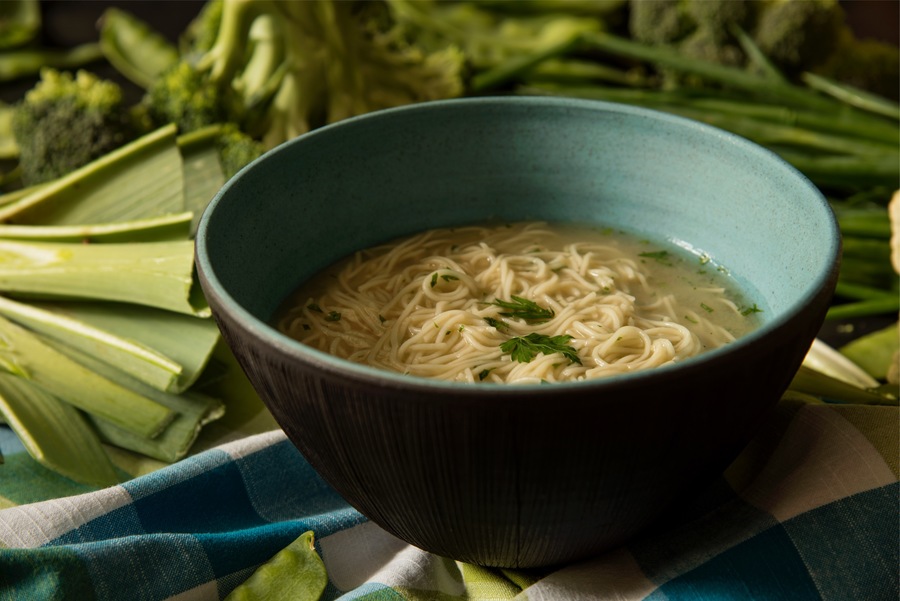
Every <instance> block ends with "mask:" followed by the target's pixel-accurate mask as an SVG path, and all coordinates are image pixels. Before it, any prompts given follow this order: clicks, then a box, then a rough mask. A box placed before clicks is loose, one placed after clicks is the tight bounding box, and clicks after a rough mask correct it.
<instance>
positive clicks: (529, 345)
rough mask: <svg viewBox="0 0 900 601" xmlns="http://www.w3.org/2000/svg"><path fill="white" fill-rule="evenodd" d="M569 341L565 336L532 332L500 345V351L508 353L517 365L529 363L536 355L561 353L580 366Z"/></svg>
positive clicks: (569, 338) (579, 360)
mask: <svg viewBox="0 0 900 601" xmlns="http://www.w3.org/2000/svg"><path fill="white" fill-rule="evenodd" d="M570 340H572V337H571V336H568V335H566V334H563V335H560V336H547V335H546V334H538V333H536V332H532V333H531V334H528V335H527V336H517V337H515V338H510V339H509V340H507V341H506V342H504V343H503V344H501V345H500V350H501V351H503V352H504V353H508V354H509V356H510V358H512V360H513V361H518V362H519V363H529V362H530V361H531V360H532V359H534V358H535V357H536V356H537V355H538V353H543V354H545V355H552V354H553V353H561V354H562V355H563V356H564V357H565V358H566V359H568V360H569V361H571V362H572V363H577V364H579V365H581V359H579V358H578V354H577V353H576V351H575V349H574V348H573V347H572V346H570V345H569V344H568V343H569V341H570Z"/></svg>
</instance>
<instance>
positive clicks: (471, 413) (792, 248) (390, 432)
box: [196, 97, 840, 567]
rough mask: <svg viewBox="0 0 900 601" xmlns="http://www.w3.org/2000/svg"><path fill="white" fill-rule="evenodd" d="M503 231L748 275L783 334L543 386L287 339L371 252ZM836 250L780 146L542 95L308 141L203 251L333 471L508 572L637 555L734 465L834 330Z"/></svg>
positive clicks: (354, 500) (354, 494)
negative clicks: (623, 239) (550, 228)
mask: <svg viewBox="0 0 900 601" xmlns="http://www.w3.org/2000/svg"><path fill="white" fill-rule="evenodd" d="M496 220H501V221H523V220H544V221H548V222H566V223H579V224H585V223H587V224H597V225H602V226H610V227H615V228H620V229H623V230H625V231H628V232H632V233H634V234H637V235H639V236H641V237H646V238H648V239H654V240H660V241H662V240H668V241H672V242H674V243H675V244H678V245H680V246H682V247H683V248H685V249H686V250H688V251H690V252H693V253H696V254H697V256H698V257H700V256H708V257H709V258H710V259H711V260H712V261H713V262H714V263H715V264H716V265H717V266H719V267H720V268H721V269H722V270H724V271H727V273H728V274H729V276H730V277H732V278H734V279H735V281H736V284H737V285H738V287H739V288H741V289H742V290H743V291H744V293H745V294H746V295H747V296H748V297H749V299H750V300H751V301H752V302H754V303H756V304H757V306H758V307H759V308H761V309H762V313H760V314H759V316H760V317H761V321H762V325H761V326H760V327H759V328H758V329H757V330H755V331H754V332H752V333H751V334H749V335H747V336H745V337H743V338H741V339H739V340H737V341H736V342H734V343H731V344H729V345H726V346H725V347H723V348H720V349H716V350H714V351H711V352H708V353H705V354H703V355H701V356H698V357H696V358H692V359H690V360H686V361H684V362H682V363H680V364H678V365H676V366H671V367H665V368H661V369H656V370H650V371H645V372H638V373H634V374H627V375H621V376H615V377H611V378H603V379H598V380H592V381H586V382H572V383H560V384H554V385H552V386H530V387H529V386H526V385H520V386H502V385H477V384H465V383H456V382H440V381H436V380H427V379H424V378H413V377H410V376H404V375H401V374H395V373H388V372H384V371H377V370H375V369H373V368H369V367H366V366H361V365H356V364H351V363H349V362H347V361H344V360H342V359H338V358H335V357H331V356H329V355H327V354H324V353H322V352H319V351H316V350H313V349H311V348H308V347H305V346H304V345H302V344H300V343H298V342H296V341H293V340H291V339H289V338H287V337H286V336H284V335H282V334H280V333H279V332H277V331H276V329H275V328H274V327H272V325H271V323H272V321H273V317H274V314H275V313H276V311H277V309H278V308H279V306H280V305H281V303H282V302H283V301H284V299H285V298H286V297H287V296H288V295H289V294H290V293H291V292H293V291H294V290H295V289H296V288H297V286H299V285H300V284H301V283H302V282H303V281H305V280H306V279H308V278H309V277H311V276H312V275H313V274H315V273H317V272H318V271H319V270H321V269H322V268H324V267H326V266H328V265H329V264H331V263H333V262H335V261H337V260H338V259H340V258H342V257H344V256H346V255H348V254H350V253H352V252H353V251H356V250H358V249H362V248H365V247H369V246H372V245H375V244H378V243H382V242H385V241H387V240H390V239H393V238H396V237H398V236H402V235H406V234H412V233H416V232H419V231H422V230H425V229H428V228H434V227H442V226H454V225H464V224H478V223H484V222H487V221H496ZM839 250H840V238H839V235H838V230H837V226H836V223H835V220H834V217H833V215H832V214H831V212H830V209H829V207H828V205H827V203H826V202H825V200H824V198H823V197H822V195H821V194H820V193H819V191H818V190H817V189H816V188H815V187H814V186H813V185H812V184H811V183H810V182H809V181H808V180H807V179H805V178H804V177H803V176H802V175H800V174H799V173H798V172H797V171H796V170H794V169H793V168H791V167H790V166H789V165H788V164H786V163H785V162H784V161H782V160H781V159H779V158H778V157H776V156H775V155H774V154H772V153H770V152H768V151H767V150H765V149H763V148H760V147H759V146H756V145H754V144H751V143H749V142H747V141H746V140H744V139H742V138H738V137H736V136H733V135H730V134H728V133H725V132H722V131H720V130H717V129H714V128H711V127H707V126H705V125H702V124H699V123H696V122H693V121H689V120H685V119H681V118H678V117H674V116H669V115H665V114H661V113H657V112H653V111H648V110H643V109H637V108H633V107H627V106H622V105H616V104H608V103H602V102H592V101H580V100H571V99H551V98H527V97H517V98H479V99H462V100H451V101H441V102H433V103H424V104H419V105H413V106H409V107H403V108H398V109H391V110H386V111H381V112H378V113H372V114H369V115H364V116H361V117H356V118H353V119H348V120H346V121H343V122H340V123H337V124H335V125H331V126H327V127H324V128H321V129H319V130H316V131H313V132H311V133H309V134H306V135H303V136H301V137H299V138H297V139H295V140H292V141H290V142H288V143H286V144H284V145H282V146H280V147H278V148H276V149H274V150H272V151H270V152H269V153H267V154H266V155H264V156H263V157H262V158H260V159H259V160H257V161H255V162H254V163H252V164H250V165H249V166H248V167H246V168H245V169H244V170H242V171H241V172H240V173H239V174H238V175H237V176H236V177H234V178H233V179H231V180H230V181H229V182H228V183H227V184H226V185H225V187H224V188H223V189H222V190H221V191H220V192H219V194H218V195H217V196H216V198H215V199H214V200H213V201H212V203H211V204H210V206H209V207H208V209H207V210H206V212H205V213H204V215H203V217H202V219H201V222H200V227H199V230H198V234H197V245H196V254H197V268H198V274H199V277H200V282H201V284H202V286H203V290H204V293H205V294H206V296H207V299H208V300H209V302H210V305H211V307H212V309H213V314H214V315H215V317H216V319H217V321H218V323H219V325H220V328H221V329H222V332H223V336H224V338H225V340H226V341H227V342H228V344H229V345H230V346H231V348H232V349H233V350H234V352H235V355H236V357H237V358H238V360H239V361H240V362H241V365H242V366H243V368H244V370H245V371H246V372H247V374H248V376H249V378H250V380H251V382H252V383H253V384H254V386H255V387H256V389H257V390H258V391H259V393H260V396H261V397H262V398H263V400H264V401H265V402H266V404H267V406H268V407H269V408H270V409H271V410H272V413H273V415H274V416H275V418H276V419H277V420H278V421H279V423H280V424H281V425H282V427H284V429H285V431H286V432H287V434H288V436H289V437H290V438H291V440H292V441H293V442H294V443H295V444H296V445H297V446H298V448H299V449H300V450H301V452H303V454H304V455H305V456H306V457H307V458H308V459H309V460H310V463H311V464H312V465H313V467H315V468H316V469H317V470H318V471H319V472H320V473H321V474H322V475H323V477H324V478H325V479H326V480H327V481H328V482H329V483H330V484H331V485H332V486H334V487H335V489H336V490H337V491H338V492H339V493H340V494H342V495H343V496H344V497H345V498H346V499H347V500H348V501H349V502H350V503H351V504H353V505H354V506H355V507H357V508H358V509H359V510H360V511H361V512H363V513H364V514H365V515H366V516H368V517H370V518H371V519H373V520H375V521H376V522H378V523H379V524H380V525H382V526H383V527H385V528H387V529H388V530H389V531H390V532H392V533H394V534H396V535H397V536H399V537H401V538H404V539H405V540H407V541H409V542H411V543H413V544H415V545H417V546H420V547H422V548H425V549H427V550H431V551H434V552H436V553H438V554H441V555H445V556H448V557H452V558H454V559H460V560H464V561H472V562H476V563H481V564H485V565H495V566H508V567H525V566H537V565H547V564H553V563H559V562H564V561H571V560H573V559H577V558H579V557H584V556H586V555H589V554H591V553H596V552H598V551H599V550H602V549H605V548H609V547H610V546H612V545H615V544H619V543H621V542H622V541H623V540H627V539H628V538H629V537H631V536H634V535H635V533H637V532H639V531H640V530H641V528H644V527H646V526H647V524H648V523H650V522H651V521H652V520H653V519H655V518H656V517H658V516H659V514H660V512H661V511H662V510H663V508H664V507H665V506H667V505H668V504H669V503H671V502H673V500H674V499H675V498H676V497H677V496H678V495H679V494H682V493H683V492H684V489H685V488H686V487H687V488H689V487H690V486H692V485H693V484H694V483H696V482H698V481H701V480H703V479H708V478H710V477H712V476H713V475H715V474H716V473H717V470H719V471H720V470H721V469H724V467H726V466H727V464H728V463H729V462H730V461H731V460H732V459H733V458H734V456H736V454H737V453H738V452H739V451H740V449H741V447H742V446H743V445H745V444H746V443H747V442H748V440H749V438H750V437H751V436H752V434H753V432H754V428H755V427H757V426H758V424H760V423H761V420H762V419H763V416H764V415H765V413H766V411H767V410H768V409H769V408H770V407H771V406H772V405H773V404H774V403H775V402H777V400H778V398H779V396H780V394H781V393H782V392H783V391H784V389H785V387H786V386H787V385H788V383H789V382H790V380H791V377H792V374H793V372H794V370H796V368H797V367H798V366H799V364H800V362H801V361H802V358H803V356H804V354H805V352H806V350H807V348H808V346H809V344H810V343H811V341H812V339H813V338H814V336H815V334H816V332H817V330H818V328H819V327H820V326H821V323H822V320H823V318H824V313H825V311H826V309H827V306H828V302H829V299H830V295H831V293H832V291H833V288H834V283H835V279H836V273H837V260H838V254H839ZM548 541H553V542H552V544H551V543H548Z"/></svg>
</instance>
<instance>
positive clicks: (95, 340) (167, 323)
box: [0, 297, 220, 392]
mask: <svg viewBox="0 0 900 601" xmlns="http://www.w3.org/2000/svg"><path fill="white" fill-rule="evenodd" d="M0 314H3V315H6V316H7V317H8V318H9V319H11V320H13V321H16V322H18V323H21V324H22V325H25V326H27V327H29V328H31V329H32V330H35V331H38V332H40V333H42V334H44V335H46V336H48V337H50V338H53V339H55V340H59V341H61V342H63V343H65V344H67V345H69V346H72V347H74V348H76V349H79V350H81V351H82V352H86V353H88V354H90V355H92V356H93V357H95V358H96V359H99V360H100V361H103V362H104V363H107V364H109V365H112V366H114V367H116V368H117V369H119V370H121V371H124V372H125V373H127V374H129V375H131V376H132V377H133V378H135V379H137V380H140V381H142V382H144V383H146V384H148V385H150V386H153V387H154V388H157V389H159V390H163V391H168V392H182V391H184V390H186V389H187V388H188V387H189V386H191V385H192V384H194V382H195V381H196V380H197V378H198V377H199V376H200V374H201V373H203V372H204V370H205V369H206V366H207V363H208V362H209V359H210V356H211V355H212V353H213V350H214V349H215V348H216V345H217V343H218V341H219V338H220V335H219V329H218V328H217V327H216V324H215V322H214V321H213V320H212V319H210V318H206V319H200V318H197V317H192V316H190V315H183V314H179V313H173V312H171V311H163V310H160V309H154V308H152V307H141V306H137V305H130V304H123V303H102V302H83V301H79V302H34V301H32V302H29V303H27V304H26V303H18V302H15V301H11V300H9V299H3V298H2V297H0Z"/></svg>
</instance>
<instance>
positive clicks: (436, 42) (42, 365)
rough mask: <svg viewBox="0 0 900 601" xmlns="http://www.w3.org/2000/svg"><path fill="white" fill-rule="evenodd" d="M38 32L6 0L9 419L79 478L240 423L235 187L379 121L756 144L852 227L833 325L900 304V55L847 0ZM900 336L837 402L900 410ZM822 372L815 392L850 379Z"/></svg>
mask: <svg viewBox="0 0 900 601" xmlns="http://www.w3.org/2000/svg"><path fill="white" fill-rule="evenodd" d="M41 26H42V23H41V11H40V5H39V4H38V0H8V1H6V2H3V3H0V81H3V82H19V81H22V80H23V78H31V79H32V80H33V84H34V85H33V87H32V88H31V89H30V91H28V92H27V93H26V94H24V95H23V96H22V97H21V98H20V99H18V100H17V101H16V102H13V103H10V104H6V105H0V191H2V194H0V258H2V261H0V295H2V296H0V368H2V369H0V416H2V420H3V421H5V422H6V424H7V425H9V426H10V427H12V428H13V429H14V430H15V431H16V433H17V434H18V435H19V437H20V438H21V439H22V440H23V442H24V444H25V446H26V447H27V449H28V451H29V452H30V453H31V454H32V455H33V456H34V457H35V458H36V459H37V460H38V461H39V462H41V463H42V464H44V465H45V466H46V467H48V468H50V469H53V470H56V471H58V472H60V473H62V474H65V475H67V476H69V477H70V478H72V479H74V480H77V481H80V482H87V483H91V484H95V485H103V484H108V483H112V482H115V481H116V480H117V479H118V477H119V472H117V471H116V468H115V467H114V464H113V462H112V461H111V459H110V457H111V456H116V455H117V454H118V453H120V451H121V450H122V449H125V450H127V451H131V452H133V453H136V454H137V455H139V456H141V457H150V458H153V459H156V460H158V461H164V462H170V461H175V460H177V459H179V458H180V457H183V456H184V455H185V454H186V453H188V452H189V451H190V450H191V448H192V446H193V445H194V443H195V441H196V440H197V438H198V436H199V434H200V431H201V429H202V428H204V427H205V425H206V424H208V423H210V422H212V421H214V420H217V419H219V418H220V417H221V416H222V415H223V412H224V408H225V406H226V405H227V404H228V403H227V399H226V398H225V397H226V396H227V395H225V394H223V393H222V391H223V390H227V389H228V388H229V386H228V385H223V384H222V382H223V378H229V377H234V372H235V370H234V369H231V370H228V369H225V367H224V366H223V361H231V360H232V359H233V358H231V357H230V355H228V354H227V351H225V350H223V347H222V345H221V342H220V340H219V335H218V331H217V329H216V327H215V325H214V323H213V322H212V320H211V319H210V317H209V309H208V307H207V306H206V304H205V301H204V299H203V298H202V295H201V294H200V292H199V291H198V289H197V286H196V283H195V281H194V274H193V264H192V249H193V241H192V236H193V232H194V228H195V226H196V221H197V219H198V217H199V215H200V213H201V212H202V210H203V208H204V207H205V206H206V203H207V202H208V201H209V200H210V198H211V197H212V196H213V195H214V193H215V192H216V191H217V190H218V189H219V188H220V187H221V186H222V184H223V183H224V182H225V181H226V180H227V179H228V178H230V177H231V176H233V175H234V174H235V173H236V172H237V171H238V170H239V169H240V168H241V167H243V166H244V165H246V164H247V163H249V162H250V161H252V160H253V159H254V158H256V157H258V156H259V155H260V154H261V153H262V152H264V151H265V150H266V149H269V148H272V147H274V146H276V145H278V144H280V143H282V142H284V141H286V140H288V139H291V138H293V137H294V136H297V135H299V134H302V133H304V132H307V131H309V130H312V129H315V128H317V127H320V126H323V125H325V124H328V123H333V122H336V121H339V120H342V119H345V118H347V117H351V116H354V115H359V114H362V113H366V112H370V111H374V110H378V109H382V108H388V107H392V106H398V105H404V104H409V103H415V102H423V101H429V100H436V99H443V98H453V97H459V96H465V95H469V96H474V95H497V94H531V95H535V94H539V95H555V96H568V97H580V98H591V99H600V100H607V101H615V102H623V103H629V104H634V105H639V106H644V107H649V108H653V109H657V110H661V111H666V112H670V113H673V114H677V115H682V116H685V117H689V118H692V119H696V120H699V121H703V122H706V123H709V124H712V125H715V126H717V127H720V128H723V129H725V130H728V131H731V132H734V133H736V134H739V135H741V136H744V137H746V138H748V139H750V140H752V141H754V142H757V143H758V144H761V145H763V146H765V147H767V148H769V149H771V150H772V151H774V152H776V153H777V154H779V155H780V156H782V157H783V158H784V159H785V160H786V161H788V162H789V163H791V164H793V165H794V166H796V167H797V168H798V169H799V170H800V171H802V172H803V173H804V174H806V175H807V176H808V177H809V178H810V179H811V180H812V181H813V182H814V183H815V184H816V185H817V186H819V188H820V189H821V190H822V191H823V193H824V194H825V195H826V196H827V197H828V198H829V200H830V202H831V204H832V206H833V208H834V210H835V213H836V215H837V217H838V221H839V225H840V227H841V230H842V233H843V236H844V246H843V263H842V268H841V272H840V280H839V283H838V290H837V297H836V299H835V303H834V306H833V307H832V309H831V311H830V312H829V318H831V319H842V318H857V317H864V316H872V315H880V316H884V315H888V316H896V314H897V312H898V310H900V284H898V276H897V272H896V270H895V269H894V268H893V266H892V264H891V259H890V254H891V246H890V238H891V234H892V228H891V222H890V220H889V217H888V203H889V200H890V198H891V196H892V194H893V193H894V192H895V191H896V190H897V189H898V188H900V105H898V102H897V100H898V98H897V95H898V91H900V84H898V73H900V67H898V49H897V47H896V46H893V45H890V44H886V43H882V42H878V41H873V40H865V39H859V38H858V37H857V36H856V35H855V34H854V33H853V32H852V30H851V29H850V27H849V26H848V24H847V19H846V18H845V15H844V13H843V12H842V9H841V7H840V5H839V4H838V3H837V2H836V1H835V0H804V1H801V0H758V1H750V0H515V1H505V0H480V1H478V2H475V1H471V0H445V1H437V0H374V1H371V2H359V1H350V0H348V1H336V0H320V1H314V2H282V1H278V0H209V1H207V2H206V3H204V4H202V5H198V13H197V16H196V19H194V20H193V22H192V23H191V24H190V25H189V26H188V27H187V28H185V30H184V31H183V32H181V34H180V36H179V37H178V39H177V40H175V41H170V40H169V39H167V38H165V37H164V36H163V35H161V34H160V33H159V32H157V31H154V30H153V29H152V28H151V27H150V26H149V25H147V24H146V23H144V22H142V21H141V20H139V19H138V18H136V17H135V16H134V15H132V14H130V13H129V12H128V11H126V10H122V9H115V8H110V9H108V10H107V11H106V12H105V13H104V14H103V17H102V18H101V20H100V21H99V22H98V26H97V38H96V42H93V43H88V44H83V45H80V46H76V47H73V48H67V49H58V48H46V47H42V45H41V41H40V40H41V38H40V31H41ZM100 63H105V64H106V65H108V66H111V67H112V68H114V70H115V71H116V72H117V73H118V74H119V76H120V77H119V78H117V80H116V81H112V80H108V79H104V78H102V77H99V76H98V75H96V73H95V72H93V71H92V68H93V67H94V66H96V65H98V64H100ZM123 85H128V86H135V87H137V88H138V89H139V90H140V98H139V99H138V100H137V101H134V102H132V101H126V100H125V97H126V96H125V95H124V94H123V91H122V86H123ZM529 302H530V301H528V300H527V299H513V300H512V301H509V302H508V304H507V306H503V307H501V308H504V309H506V310H507V311H508V312H509V313H510V314H511V315H518V316H521V315H522V312H523V311H526V312H528V311H531V310H532V309H534V307H531V306H530V305H529V304H528V303H529ZM528 316H530V317H531V318H535V319H537V318H540V315H537V316H535V315H531V313H528ZM338 317H339V316H338ZM896 327H897V326H896V325H893V326H891V328H890V329H888V330H885V331H883V332H880V333H878V335H877V336H872V337H868V338H867V339H866V340H862V341H861V342H860V343H857V344H855V345H854V347H853V348H852V349H847V355H846V356H852V357H853V358H854V361H855V362H856V364H858V365H862V366H864V368H865V371H867V372H868V373H867V374H865V375H866V376H868V379H866V378H865V377H863V378H856V379H855V381H854V386H855V389H854V390H855V391H856V392H854V393H853V394H843V393H842V394H839V395H838V396H840V397H841V398H844V399H848V398H852V400H853V401H854V402H896V398H897V397H896V391H895V388H896V383H895V382H893V381H892V382H890V383H889V384H888V385H887V386H888V387H889V388H888V392H884V389H882V390H880V391H879V392H872V390H874V389H875V388H877V387H878V386H881V385H883V384H884V382H885V380H886V379H890V377H889V376H887V372H888V370H887V369H886V368H885V363H886V362H891V361H893V362H896V355H892V353H893V352H895V351H896V348H897V346H898V336H897V332H896ZM892 333H893V334H892ZM566 342H567V341H566V340H563V339H560V340H550V341H547V340H533V339H532V340H528V339H525V338H523V339H516V340H514V341H511V342H510V343H509V348H508V349H506V352H509V353H510V354H511V355H513V356H514V358H516V360H526V359H527V358H528V356H530V355H531V354H533V353H536V352H549V351H551V350H554V349H555V351H554V352H563V353H564V354H565V352H566V351H567V349H568V347H567V345H566ZM548 345H549V346H548ZM842 356H845V355H842ZM873 357H877V358H878V359H877V360H876V359H872V358H873ZM824 362H825V363H827V364H829V365H830V366H831V367H834V366H835V361H834V360H833V358H832V357H830V356H827V357H825V359H824ZM819 368H820V370H819V371H823V370H824V371H829V368H827V367H822V366H821V365H820V366H819ZM839 371H841V370H836V371H835V370H831V375H832V376H834V378H835V380H837V381H841V382H843V383H844V384H846V382H847V378H848V376H847V373H846V371H844V372H842V373H838V372H839ZM808 375H809V374H808V373H804V374H799V375H798V380H797V381H796V382H795V384H796V386H797V388H798V389H800V390H802V391H806V392H812V393H815V394H823V395H827V394H830V393H833V392H834V390H836V389H835V388H834V387H832V388H829V389H827V390H825V391H824V392H823V390H822V389H821V388H819V386H820V385H821V383H822V379H821V378H818V379H817V378H815V377H813V378H812V379H809V378H807V377H805V376H808ZM856 375H858V374H856ZM801 376H803V377H801ZM850 379H853V378H850ZM860 390H863V393H859V391H860ZM829 391H831V392H829ZM885 399H888V400H887V401H886V400H885ZM229 407H230V405H229ZM229 410H230V409H229Z"/></svg>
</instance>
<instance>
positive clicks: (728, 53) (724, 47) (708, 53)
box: [678, 27, 746, 67]
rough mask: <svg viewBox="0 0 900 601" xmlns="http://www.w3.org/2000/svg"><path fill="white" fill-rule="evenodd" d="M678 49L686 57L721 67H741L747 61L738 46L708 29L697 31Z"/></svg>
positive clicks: (703, 28) (684, 40) (682, 42)
mask: <svg viewBox="0 0 900 601" xmlns="http://www.w3.org/2000/svg"><path fill="white" fill-rule="evenodd" d="M678 48H679V50H680V51H681V52H682V53H683V54H684V55H685V56H689V57H691V58H698V59H702V60H706V61H710V62H714V63H719V64H721V65H729V66H733V67H739V66H741V65H743V64H744V63H745V61H746V57H745V56H744V52H743V50H741V49H740V47H739V46H738V45H737V44H734V43H732V42H731V41H730V40H728V39H723V37H722V36H721V35H720V34H718V33H717V32H716V31H714V30H712V29H710V28H707V27H700V28H697V29H695V30H694V31H693V33H691V34H690V35H689V36H688V37H686V38H685V39H683V40H682V41H681V43H680V44H679V45H678Z"/></svg>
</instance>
